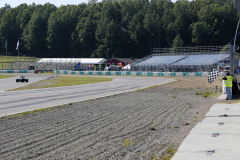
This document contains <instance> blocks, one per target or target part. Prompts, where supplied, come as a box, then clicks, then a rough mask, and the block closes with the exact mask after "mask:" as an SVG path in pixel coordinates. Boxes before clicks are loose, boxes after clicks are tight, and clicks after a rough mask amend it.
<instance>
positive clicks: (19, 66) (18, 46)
mask: <svg viewBox="0 0 240 160" xmlns="http://www.w3.org/2000/svg"><path fill="white" fill-rule="evenodd" d="M16 49H17V50H18V70H20V62H19V40H18V42H17V48H16Z"/></svg>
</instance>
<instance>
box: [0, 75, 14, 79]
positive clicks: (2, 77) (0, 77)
mask: <svg viewBox="0 0 240 160" xmlns="http://www.w3.org/2000/svg"><path fill="white" fill-rule="evenodd" d="M11 77H14V76H7V75H0V79H4V78H11Z"/></svg>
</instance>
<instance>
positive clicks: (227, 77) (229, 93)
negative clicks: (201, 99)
mask: <svg viewBox="0 0 240 160" xmlns="http://www.w3.org/2000/svg"><path fill="white" fill-rule="evenodd" d="M223 80H224V86H225V87H226V93H227V98H226V100H231V99H232V82H233V77H232V76H231V75H230V73H229V72H227V74H226V75H225V76H224V77H223Z"/></svg>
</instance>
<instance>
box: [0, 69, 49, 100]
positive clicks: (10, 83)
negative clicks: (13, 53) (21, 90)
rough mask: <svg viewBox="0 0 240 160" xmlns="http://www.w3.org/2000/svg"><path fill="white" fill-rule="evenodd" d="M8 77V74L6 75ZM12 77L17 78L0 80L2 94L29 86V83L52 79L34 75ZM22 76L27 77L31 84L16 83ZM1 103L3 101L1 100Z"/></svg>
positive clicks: (47, 76)
mask: <svg viewBox="0 0 240 160" xmlns="http://www.w3.org/2000/svg"><path fill="white" fill-rule="evenodd" d="M4 75H6V74H4ZM10 75H11V76H12V75H13V76H16V77H12V78H4V79H0V84H1V85H0V92H3V91H5V90H9V89H13V88H18V87H21V86H24V85H27V84H29V83H33V82H36V81H40V80H44V79H47V78H49V77H51V76H50V75H34V74H10ZM20 75H25V76H26V78H28V79H29V82H28V83H26V82H24V83H16V78H17V77H18V76H20ZM0 101H1V100H0Z"/></svg>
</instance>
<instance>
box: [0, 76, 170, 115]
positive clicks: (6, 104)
mask: <svg viewBox="0 0 240 160" xmlns="http://www.w3.org/2000/svg"><path fill="white" fill-rule="evenodd" d="M112 78H113V81H111V82H102V83H96V84H85V85H78V86H68V87H56V88H46V89H33V90H24V91H11V92H2V93H0V116H4V115H11V114H15V113H20V112H24V111H29V110H34V109H39V108H45V107H51V106H56V105H62V104H67V103H71V102H78V101H83V100H88V99H95V98H100V97H105V96H109V95H114V94H118V93H124V92H129V91H134V90H137V89H143V88H146V87H149V86H154V85H161V84H164V83H168V82H172V81H173V80H171V79H166V78H159V77H112Z"/></svg>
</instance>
